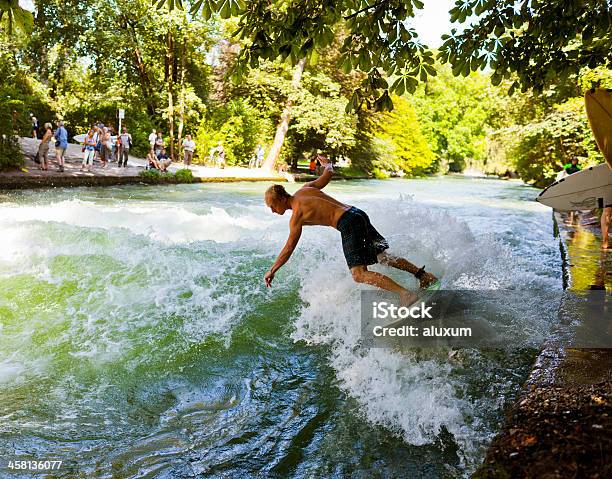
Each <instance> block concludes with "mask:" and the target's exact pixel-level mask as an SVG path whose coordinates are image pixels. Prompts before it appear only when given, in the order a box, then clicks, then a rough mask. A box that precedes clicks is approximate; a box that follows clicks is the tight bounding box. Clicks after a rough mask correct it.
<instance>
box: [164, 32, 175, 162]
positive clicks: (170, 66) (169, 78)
mask: <svg viewBox="0 0 612 479" xmlns="http://www.w3.org/2000/svg"><path fill="white" fill-rule="evenodd" d="M167 48H168V50H167V51H166V60H167V61H166V64H167V67H166V86H167V89H168V131H169V133H170V159H171V160H172V161H174V97H173V94H172V90H173V89H174V71H173V70H174V38H173V36H172V23H170V24H169V26H168V45H167Z"/></svg>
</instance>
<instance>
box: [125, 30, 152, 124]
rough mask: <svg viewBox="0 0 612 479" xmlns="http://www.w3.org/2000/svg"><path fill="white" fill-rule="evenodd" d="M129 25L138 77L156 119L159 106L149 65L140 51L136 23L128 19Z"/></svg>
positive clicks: (148, 111) (149, 109) (148, 105)
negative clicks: (148, 69) (156, 101)
mask: <svg viewBox="0 0 612 479" xmlns="http://www.w3.org/2000/svg"><path fill="white" fill-rule="evenodd" d="M127 25H128V27H129V31H130V33H131V37H132V42H133V43H134V57H135V59H136V68H137V69H138V79H139V80H140V88H141V89H142V93H143V95H144V99H145V103H146V105H147V113H148V114H149V117H150V118H151V119H152V120H154V119H155V118H156V116H157V108H156V105H155V101H154V96H153V89H152V88H151V80H150V79H149V74H148V73H147V66H146V64H145V62H144V60H143V58H142V53H141V52H140V44H139V42H138V36H137V34H136V29H135V28H134V24H133V23H131V22H130V21H127Z"/></svg>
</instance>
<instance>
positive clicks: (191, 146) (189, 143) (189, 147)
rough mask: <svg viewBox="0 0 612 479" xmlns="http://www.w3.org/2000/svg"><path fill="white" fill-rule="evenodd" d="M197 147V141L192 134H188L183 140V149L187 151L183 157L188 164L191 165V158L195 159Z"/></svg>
mask: <svg viewBox="0 0 612 479" xmlns="http://www.w3.org/2000/svg"><path fill="white" fill-rule="evenodd" d="M195 149H196V143H195V141H193V140H192V139H191V135H187V136H186V137H185V139H184V140H183V150H184V151H185V156H184V158H183V163H184V164H185V165H186V166H189V165H191V160H193V152H194V151H195Z"/></svg>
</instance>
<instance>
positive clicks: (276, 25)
mask: <svg viewBox="0 0 612 479" xmlns="http://www.w3.org/2000/svg"><path fill="white" fill-rule="evenodd" d="M160 3H167V4H171V5H174V4H178V5H182V2H180V1H179V2H177V1H176V0H166V1H164V0H162V1H161V2H160ZM423 6H424V3H423V2H422V1H421V0H377V1H376V0H373V1H371V2H366V1H363V0H317V1H310V2H304V1H300V0H251V1H248V2H245V1H242V0H224V1H217V0H199V1H197V2H195V3H194V4H193V6H192V7H193V8H192V11H194V12H201V14H202V15H203V16H204V17H205V18H210V16H211V15H212V13H213V12H219V14H220V15H221V17H222V18H228V17H230V16H236V17H239V18H240V21H239V28H238V30H237V33H238V34H239V35H241V37H242V38H243V39H246V40H248V44H247V48H246V49H244V50H243V54H242V55H241V59H240V62H239V64H238V68H237V69H236V73H237V74H239V73H241V72H243V71H244V70H245V69H246V68H247V66H250V67H257V66H258V64H259V60H260V59H266V60H274V59H276V58H279V57H280V58H282V59H283V60H284V59H288V60H290V61H291V63H292V64H293V65H295V64H297V62H298V61H299V60H300V59H301V58H308V59H312V58H317V57H318V56H319V55H320V53H321V51H322V50H323V49H325V48H326V47H328V46H329V45H331V44H332V43H333V41H334V38H335V37H336V36H337V35H338V32H339V30H340V29H342V30H344V32H345V39H344V43H343V44H342V47H341V50H340V55H339V56H338V57H337V62H336V66H337V68H338V69H342V70H343V71H345V72H348V71H350V70H352V69H359V70H361V71H363V72H365V73H366V74H367V78H366V80H364V82H363V83H362V84H361V85H360V86H359V88H357V89H356V90H355V93H354V95H353V98H352V102H351V106H358V105H360V104H361V103H363V101H364V100H366V101H368V99H369V98H370V97H373V98H376V100H375V106H377V107H379V108H391V107H392V101H391V99H390V97H389V94H390V91H392V92H395V93H397V94H400V95H401V94H402V93H403V92H405V91H408V92H413V91H414V90H415V89H416V87H417V84H418V81H419V80H421V81H425V80H426V79H427V78H428V77H429V76H431V75H435V70H434V68H433V62H434V57H433V54H432V52H431V51H430V50H429V49H428V48H427V46H426V45H423V44H422V43H420V42H419V41H418V35H417V33H416V32H415V31H414V29H412V28H410V27H409V26H408V24H409V22H407V20H409V19H411V18H413V17H414V16H415V13H416V12H417V11H418V10H419V9H421V8H423ZM610 11H611V3H610V2H609V1H608V0H586V1H585V0H563V1H556V2H546V1H537V2H518V3H517V2H516V1H514V0H457V1H456V3H455V7H454V8H453V9H452V10H451V11H450V13H451V20H452V21H454V22H457V23H460V24H465V23H468V22H469V25H468V26H467V27H466V28H465V29H463V31H461V32H460V33H459V32H458V31H457V30H456V29H453V30H452V31H451V32H449V35H446V36H445V37H444V38H445V40H446V41H445V43H444V44H443V46H442V48H441V49H440V52H439V56H438V58H439V59H441V60H442V61H444V62H448V63H450V64H451V65H452V67H453V72H454V73H455V74H461V75H463V76H468V75H469V74H470V72H473V71H476V70H477V69H479V68H480V69H485V68H486V67H488V68H490V69H491V70H492V71H493V75H492V81H493V84H495V85H497V84H499V83H500V82H501V81H502V79H507V80H509V79H510V78H512V80H513V81H512V82H511V85H510V89H511V90H514V89H515V88H516V87H517V86H519V87H521V89H522V90H523V91H526V90H527V89H529V88H535V89H536V91H538V92H541V91H542V90H543V89H544V87H546V86H548V85H550V84H556V83H558V82H559V81H561V82H563V81H565V80H567V79H568V78H569V77H570V76H571V75H575V74H577V73H578V72H579V71H580V70H581V69H583V68H584V67H588V68H595V67H597V66H607V67H608V68H609V67H610V66H612V15H610ZM381 72H384V75H385V76H386V77H387V78H391V77H393V78H394V81H393V82H388V81H387V79H385V78H384V77H383V76H381Z"/></svg>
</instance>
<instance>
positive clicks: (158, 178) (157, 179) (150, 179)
mask: <svg viewBox="0 0 612 479" xmlns="http://www.w3.org/2000/svg"><path fill="white" fill-rule="evenodd" d="M138 176H140V177H141V178H142V179H143V181H145V182H147V183H155V184H157V183H194V182H195V181H196V179H195V178H194V176H193V173H192V172H191V170H188V169H180V170H178V171H177V172H176V173H175V174H172V173H163V172H161V171H159V170H156V169H151V170H142V171H141V172H140V173H138Z"/></svg>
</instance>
